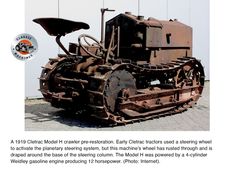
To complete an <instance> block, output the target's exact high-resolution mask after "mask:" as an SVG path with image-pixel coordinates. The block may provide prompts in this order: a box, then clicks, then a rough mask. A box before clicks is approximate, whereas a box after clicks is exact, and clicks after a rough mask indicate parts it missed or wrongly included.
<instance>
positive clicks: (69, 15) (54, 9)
mask: <svg viewBox="0 0 236 177" xmlns="http://www.w3.org/2000/svg"><path fill="white" fill-rule="evenodd" d="M138 4H139V5H138ZM25 6H26V8H25V9H26V10H25V31H26V33H30V34H32V35H33V36H35V37H36V39H37V41H38V46H39V50H38V53H37V56H36V57H35V58H34V59H32V60H30V61H27V62H26V66H25V96H26V97H29V98H34V97H41V93H40V92H39V91H38V88H39V80H38V78H39V76H40V73H41V67H40V66H43V65H45V64H46V63H47V61H48V58H50V57H55V56H56V55H57V53H58V52H60V53H62V51H61V50H60V49H59V48H58V47H57V44H56V42H55V37H53V36H49V35H47V33H46V32H45V31H44V30H43V29H42V28H41V26H39V25H38V24H36V23H34V22H32V20H33V19H34V18H38V17H60V18H66V19H70V20H75V21H82V22H86V23H88V24H89V25H90V29H89V30H87V31H86V30H80V31H77V32H74V33H72V34H68V35H67V36H66V37H65V38H62V42H63V43H64V44H65V46H66V47H68V44H69V42H77V38H78V36H79V35H80V34H82V33H87V34H90V35H92V36H94V37H96V38H97V39H100V8H102V7H105V8H110V9H115V10H116V11H115V12H107V13H106V15H105V20H108V19H110V18H112V17H114V16H116V15H117V14H119V13H124V12H126V11H130V12H132V13H133V14H138V13H139V14H140V15H144V16H145V17H146V18H147V17H154V18H157V19H160V20H169V19H171V18H172V19H178V20H179V21H181V22H183V23H185V24H187V25H190V26H192V27H193V56H194V57H197V58H199V59H201V61H202V64H203V65H204V67H205V74H206V79H207V80H209V79H210V76H209V0H178V1H176V0H140V1H139V3H138V0H119V1H116V0H86V1H85V0H50V1H48V0H40V1H39V0H25Z"/></svg>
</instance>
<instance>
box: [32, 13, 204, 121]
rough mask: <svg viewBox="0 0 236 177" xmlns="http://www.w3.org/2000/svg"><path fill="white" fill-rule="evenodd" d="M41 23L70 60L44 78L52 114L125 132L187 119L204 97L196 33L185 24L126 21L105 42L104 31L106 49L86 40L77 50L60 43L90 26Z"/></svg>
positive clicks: (59, 60) (116, 21)
mask: <svg viewBox="0 0 236 177" xmlns="http://www.w3.org/2000/svg"><path fill="white" fill-rule="evenodd" d="M103 10H104V9H103ZM105 10H107V9H105ZM102 12H104V11H102ZM102 19H103V18H102ZM34 21H35V22H36V23H39V24H40V25H41V26H42V27H43V28H44V29H45V30H46V31H47V32H48V34H49V35H53V36H57V38H56V41H57V43H58V44H59V46H60V47H61V48H62V50H63V51H64V52H65V54H59V55H58V57H56V58H50V59H49V62H48V63H47V64H46V65H45V66H44V67H43V70H42V74H41V77H40V91H41V92H42V94H43V96H44V98H45V100H46V101H48V102H50V103H51V104H52V106H55V107H59V108H64V109H68V110H73V111H86V112H88V113H89V114H90V115H91V117H95V118H98V119H99V120H101V121H105V122H108V123H110V124H120V123H128V122H134V121H140V120H146V119H152V118H156V117H160V116H165V115H170V114H174V113H179V112H182V111H184V110H186V109H188V108H189V107H191V106H192V105H193V104H195V103H196V102H197V101H198V99H199V97H200V96H201V93H202V90H203V86H204V70H203V67H202V65H201V63H200V62H199V60H197V59H196V58H194V57H192V28H191V27H189V26H187V25H184V24H182V23H180V22H178V21H177V20H170V21H160V20H157V19H154V18H148V19H144V17H142V16H134V15H132V14H130V13H124V14H120V15H118V16H116V17H114V18H112V19H111V20H109V21H107V22H106V25H105V39H103V36H104V35H103V31H102V32H101V33H102V35H101V41H100V42H99V41H98V40H96V39H94V38H93V37H91V36H89V35H85V34H82V35H80V36H79V39H78V43H70V45H69V50H67V49H66V48H65V47H64V46H63V45H62V44H61V42H60V37H61V36H64V35H66V34H67V33H70V32H73V31H76V30H79V29H88V28H89V25H87V24H85V23H81V22H73V21H69V20H64V19H57V18H40V19H35V20H34ZM102 22H103V20H102ZM102 29H103V27H102ZM91 40H92V41H93V42H94V43H93V44H90V43H91Z"/></svg>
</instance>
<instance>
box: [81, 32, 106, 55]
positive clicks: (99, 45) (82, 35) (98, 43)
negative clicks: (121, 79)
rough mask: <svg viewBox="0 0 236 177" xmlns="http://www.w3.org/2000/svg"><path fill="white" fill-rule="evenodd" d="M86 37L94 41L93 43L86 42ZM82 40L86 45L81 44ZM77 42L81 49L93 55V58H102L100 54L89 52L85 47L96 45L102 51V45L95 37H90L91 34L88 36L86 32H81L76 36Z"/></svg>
mask: <svg viewBox="0 0 236 177" xmlns="http://www.w3.org/2000/svg"><path fill="white" fill-rule="evenodd" d="M87 39H91V40H92V41H94V42H95V43H93V44H91V43H89V42H88V40H87ZM82 40H83V41H84V42H85V43H86V44H87V45H85V44H82ZM78 42H79V45H80V46H81V47H82V49H83V50H84V51H85V52H86V53H87V54H89V55H90V56H93V57H95V58H99V59H101V58H102V57H101V56H99V55H96V54H94V53H92V52H90V51H89V50H88V49H87V47H91V46H97V47H99V49H100V50H101V51H104V47H103V45H102V44H101V43H100V42H99V41H98V40H97V39H95V38H94V37H92V36H90V35H88V34H81V35H80V36H79V38H78Z"/></svg>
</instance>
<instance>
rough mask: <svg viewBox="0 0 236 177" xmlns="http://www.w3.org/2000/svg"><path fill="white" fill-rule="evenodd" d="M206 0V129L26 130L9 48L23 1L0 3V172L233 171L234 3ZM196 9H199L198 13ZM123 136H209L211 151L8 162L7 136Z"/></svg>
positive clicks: (28, 176) (17, 66)
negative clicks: (122, 159) (159, 158)
mask: <svg viewBox="0 0 236 177" xmlns="http://www.w3.org/2000/svg"><path fill="white" fill-rule="evenodd" d="M233 2H234V1H229V0H224V1H220V0H215V1H211V20H210V22H211V27H210V29H211V31H210V37H211V45H210V56H211V63H210V68H211V70H210V74H211V90H210V93H211V102H210V104H211V114H210V116H211V118H210V119H211V131H209V132H25V131H24V97H25V95H24V91H25V88H24V78H25V77H24V71H25V68H24V63H23V62H21V61H18V60H16V59H15V58H14V57H13V56H12V54H11V51H10V46H11V41H12V40H13V38H14V37H15V36H16V35H17V34H19V33H23V32H24V3H23V1H22V0H15V1H14V0H8V1H4V3H3V2H2V4H1V7H0V8H1V9H0V17H1V27H0V35H1V42H0V53H1V57H0V66H1V69H0V74H1V85H0V93H1V97H0V98H1V125H0V126H1V127H0V131H1V134H0V135H1V139H0V143H1V144H0V152H1V154H0V163H1V164H0V167H1V171H0V176H7V177H15V176H24V177H32V176H34V177H42V176H57V177H64V176H72V175H73V176H75V175H76V176H104V177H108V176H115V177H116V176H117V177H120V176H137V177H139V176H140V177H141V176H165V177H173V176H175V177H189V176H191V177H199V176H235V175H236V172H235V159H236V156H235V146H236V143H235V134H236V131H235V124H236V121H235V111H234V110H235V94H234V90H235V66H236V60H235V44H234V43H235V42H234V41H235V36H234V33H235V31H236V25H235V24H236V23H235V3H233ZM200 12H201V11H200V10H199V13H200ZM55 137H57V138H62V139H66V138H68V137H70V138H75V139H81V138H88V139H90V138H91V139H92V138H98V137H99V138H103V139H105V138H110V139H116V138H124V139H129V138H133V139H141V138H149V139H159V138H162V139H167V138H169V139H172V138H173V139H177V138H189V139H199V140H200V139H203V138H204V139H206V138H212V139H213V142H214V152H213V153H211V155H209V157H208V158H207V159H204V160H202V159H196V160H192V161H187V160H186V161H184V160H178V161H177V160H168V161H166V162H164V161H163V163H161V164H160V165H158V166H152V165H151V166H132V165H126V166H102V167H101V166H87V167H76V166H71V167H62V166H53V167H51V166H49V165H45V166H30V167H29V166H24V165H11V164H10V163H9V142H10V140H11V139H25V138H29V139H40V138H45V139H53V138H55Z"/></svg>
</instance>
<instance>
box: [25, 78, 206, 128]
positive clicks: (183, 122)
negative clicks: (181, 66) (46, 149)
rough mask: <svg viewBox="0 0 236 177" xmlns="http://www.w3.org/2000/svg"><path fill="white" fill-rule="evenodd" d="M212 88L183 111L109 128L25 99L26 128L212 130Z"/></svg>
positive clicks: (36, 100) (204, 91) (45, 103)
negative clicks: (210, 97) (196, 102)
mask: <svg viewBox="0 0 236 177" xmlns="http://www.w3.org/2000/svg"><path fill="white" fill-rule="evenodd" d="M209 87H210V82H206V83H205V88H204V90H203V95H202V97H201V98H200V99H199V102H198V104H197V105H196V106H194V107H193V108H190V109H189V110H188V111H185V112H183V113H180V114H176V115H172V116H166V117H161V118H158V119H154V120H147V121H143V122H136V123H134V124H128V125H122V126H115V127H107V126H104V125H100V124H99V123H98V122H96V121H94V120H93V119H92V120H91V119H89V117H82V116H78V115H73V114H70V113H67V112H65V111H64V110H62V109H57V108H54V107H52V106H51V105H50V104H49V103H47V102H45V101H43V100H42V99H34V100H26V101H25V130H26V131H208V130H209V129H210V115H209V114H210V112H209V108H210V106H209Z"/></svg>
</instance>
